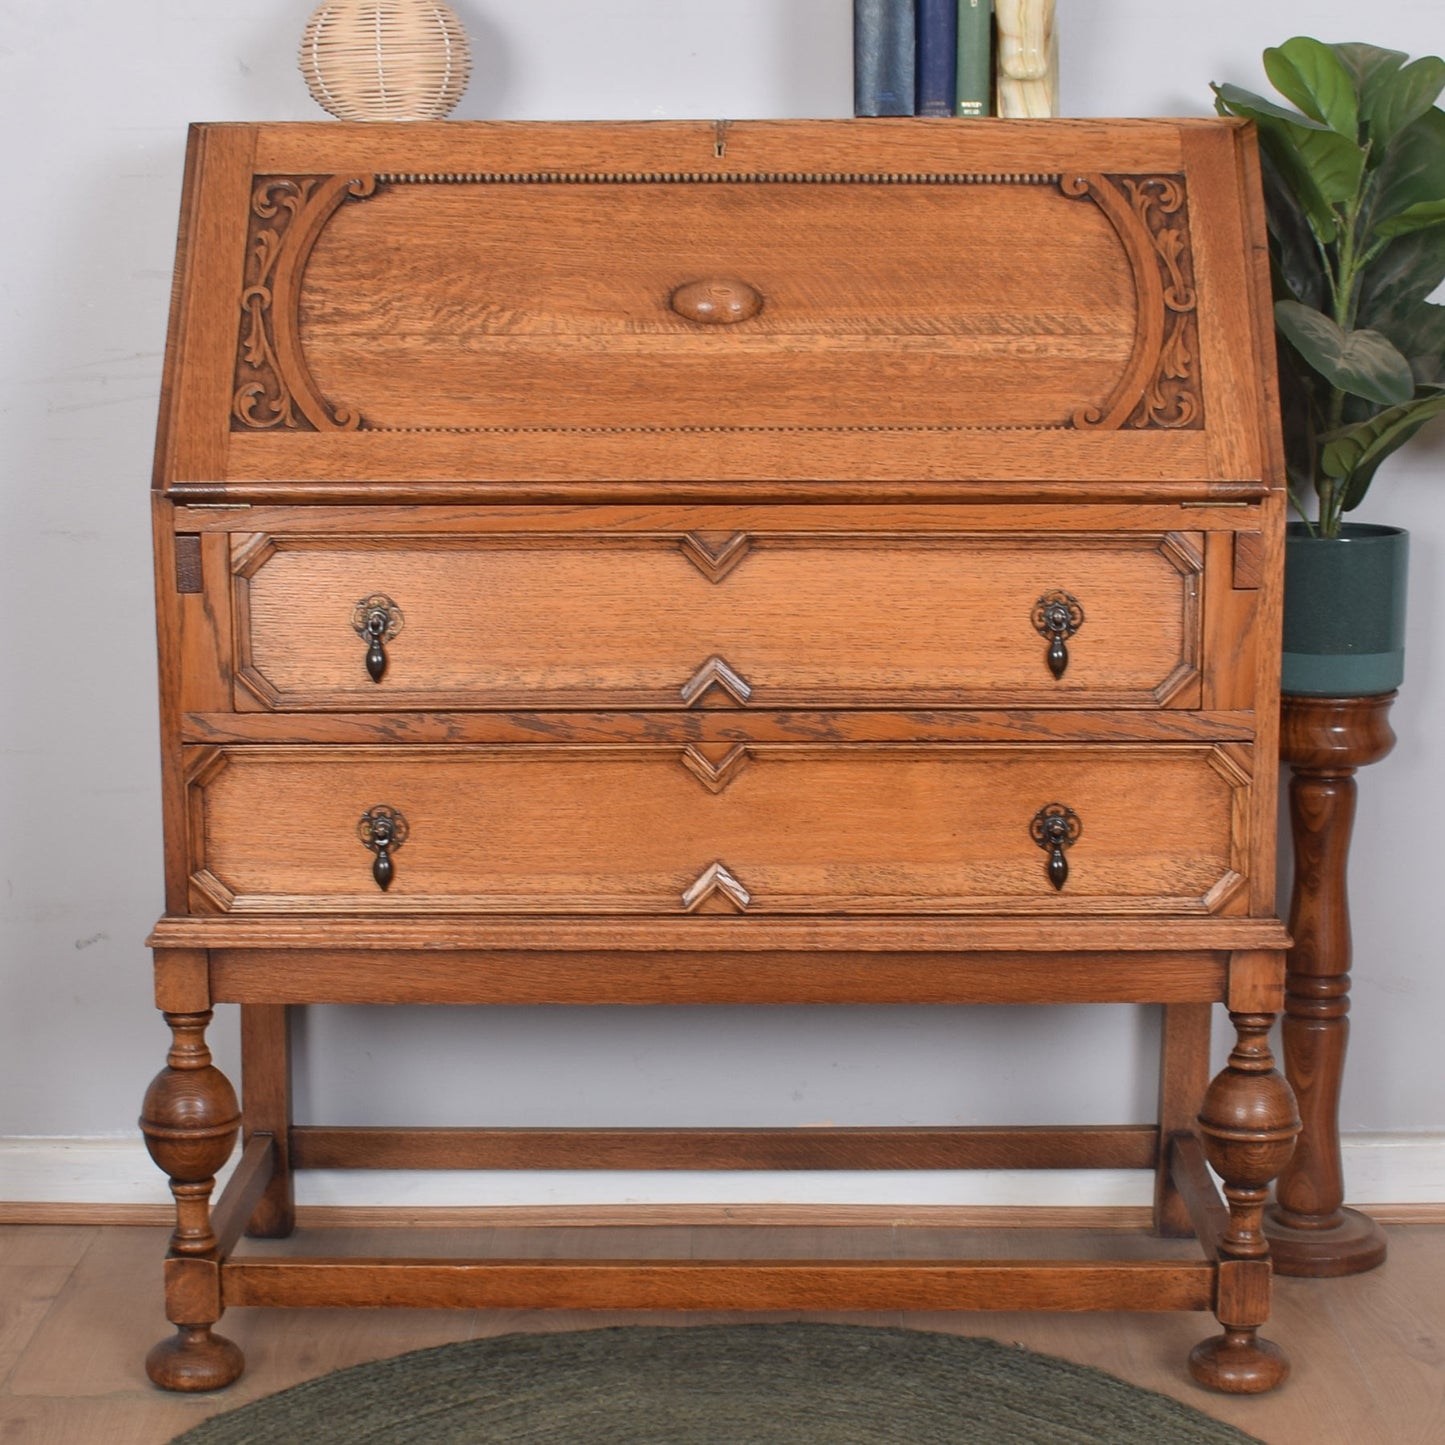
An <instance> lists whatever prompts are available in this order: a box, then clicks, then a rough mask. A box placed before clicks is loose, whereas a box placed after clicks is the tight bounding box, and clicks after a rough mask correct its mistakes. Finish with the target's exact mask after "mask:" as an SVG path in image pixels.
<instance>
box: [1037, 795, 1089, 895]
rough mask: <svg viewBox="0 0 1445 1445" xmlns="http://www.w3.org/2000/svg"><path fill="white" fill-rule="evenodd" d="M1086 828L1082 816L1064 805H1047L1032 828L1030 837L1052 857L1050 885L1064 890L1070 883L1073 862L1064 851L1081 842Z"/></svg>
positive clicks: (1040, 811) (1050, 861) (1041, 810)
mask: <svg viewBox="0 0 1445 1445" xmlns="http://www.w3.org/2000/svg"><path fill="white" fill-rule="evenodd" d="M1083 830H1084V826H1083V824H1082V823H1080V822H1079V815H1078V814H1077V813H1075V812H1074V810H1073V809H1072V808H1067V807H1065V806H1064V804H1062V803H1045V804H1044V806H1043V807H1042V808H1040V809H1039V810H1038V812H1037V813H1035V814H1034V820H1033V822H1032V823H1030V824H1029V835H1030V836H1031V837H1032V838H1033V840H1034V842H1035V843H1037V844H1038V845H1039V847H1040V848H1042V849H1043V850H1044V851H1045V852H1046V853H1047V854H1048V855H1049V882H1050V883H1052V884H1053V885H1054V887H1055V888H1060V889H1061V888H1062V887H1063V886H1064V884H1065V883H1067V882H1068V881H1069V860H1068V859H1067V858H1065V857H1064V850H1065V849H1066V848H1072V847H1073V846H1074V844H1075V843H1076V842H1078V839H1079V834H1080V833H1082V832H1083Z"/></svg>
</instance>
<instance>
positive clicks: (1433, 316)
mask: <svg viewBox="0 0 1445 1445" xmlns="http://www.w3.org/2000/svg"><path fill="white" fill-rule="evenodd" d="M1374 329H1375V330H1376V331H1379V332H1382V333H1383V334H1384V335H1386V336H1388V337H1389V338H1390V340H1391V341H1393V342H1394V343H1395V345H1396V346H1397V347H1398V348H1399V350H1400V354H1401V355H1402V356H1404V357H1405V358H1406V360H1408V361H1409V363H1410V370H1411V371H1412V372H1414V373H1415V380H1416V382H1417V383H1418V384H1420V385H1422V386H1445V306H1436V305H1434V304H1433V303H1432V302H1429V301H1416V302H1415V303H1414V304H1413V305H1411V306H1409V307H1406V308H1405V309H1404V310H1402V311H1401V313H1400V314H1399V315H1398V316H1395V315H1386V316H1382V317H1381V318H1380V319H1379V320H1378V321H1376V322H1375V323H1374Z"/></svg>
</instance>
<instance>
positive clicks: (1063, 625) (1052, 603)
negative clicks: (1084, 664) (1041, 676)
mask: <svg viewBox="0 0 1445 1445" xmlns="http://www.w3.org/2000/svg"><path fill="white" fill-rule="evenodd" d="M1031 618H1032V621H1033V624H1034V628H1035V630H1036V631H1037V632H1038V633H1039V634H1040V636H1042V637H1046V638H1047V639H1048V643H1049V650H1048V653H1047V654H1046V657H1047V661H1048V664H1049V671H1050V672H1051V673H1053V675H1054V676H1055V677H1062V676H1063V675H1064V669H1065V668H1066V667H1068V665H1069V649H1068V646H1067V643H1068V639H1069V638H1071V637H1072V636H1073V635H1074V634H1075V633H1076V632H1077V631H1078V630H1079V628H1080V627H1082V626H1083V625H1084V609H1083V608H1082V607H1080V606H1079V600H1078V598H1077V597H1072V596H1070V595H1069V593H1067V592H1049V593H1046V594H1045V595H1044V596H1042V597H1040V598H1039V600H1038V601H1037V602H1035V603H1034V610H1033V612H1032V614H1031Z"/></svg>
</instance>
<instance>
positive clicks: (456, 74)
mask: <svg viewBox="0 0 1445 1445" xmlns="http://www.w3.org/2000/svg"><path fill="white" fill-rule="evenodd" d="M300 61H301V74H302V75H303V76H304V77H305V80H306V87H307V89H308V90H310V92H311V96H312V99H313V100H315V102H316V103H317V105H319V106H320V107H321V108H322V109H323V110H329V111H330V112H331V114H332V115H334V116H338V117H339V118H340V119H342V120H440V119H441V117H442V116H444V115H446V114H447V113H448V112H450V111H451V109H452V108H453V107H454V106H455V105H456V103H457V101H459V100H460V99H461V95H462V91H464V90H465V89H466V88H467V77H468V76H469V75H470V74H471V68H472V57H471V52H470V50H469V49H468V47H467V34H466V31H465V30H463V29H462V24H461V21H460V20H458V19H457V17H456V15H455V14H454V13H453V11H452V9H451V7H450V6H448V5H444V4H442V3H441V0H322V3H321V4H320V5H318V6H317V7H316V9H315V10H314V11H312V13H311V19H310V20H308V21H307V22H306V31H305V34H303V35H302V37H301V57H300Z"/></svg>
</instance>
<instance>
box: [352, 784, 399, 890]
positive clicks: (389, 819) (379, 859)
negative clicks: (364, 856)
mask: <svg viewBox="0 0 1445 1445" xmlns="http://www.w3.org/2000/svg"><path fill="white" fill-rule="evenodd" d="M356 833H357V836H358V837H359V838H360V839H361V841H362V843H363V844H364V845H365V846H366V847H367V848H369V849H370V850H371V851H372V852H373V853H375V854H376V857H375V858H374V859H373V860H372V864H371V876H372V877H373V878H374V879H375V880H376V886H377V887H378V888H380V889H381V891H382V892H383V893H385V892H386V890H387V889H388V888H390V887H391V882H392V879H393V878H395V877H396V864H395V863H394V862H392V857H391V855H392V853H393V851H394V850H395V849H397V848H400V847H401V845H402V844H403V843H405V842H406V834H407V826H406V819H405V818H404V817H402V815H401V812H400V811H399V810H398V809H396V808H392V807H389V806H388V805H387V804H385V803H378V804H377V805H376V807H374V808H368V809H367V811H366V812H364V813H363V814H362V815H361V822H360V823H358V824H357V827H356Z"/></svg>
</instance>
